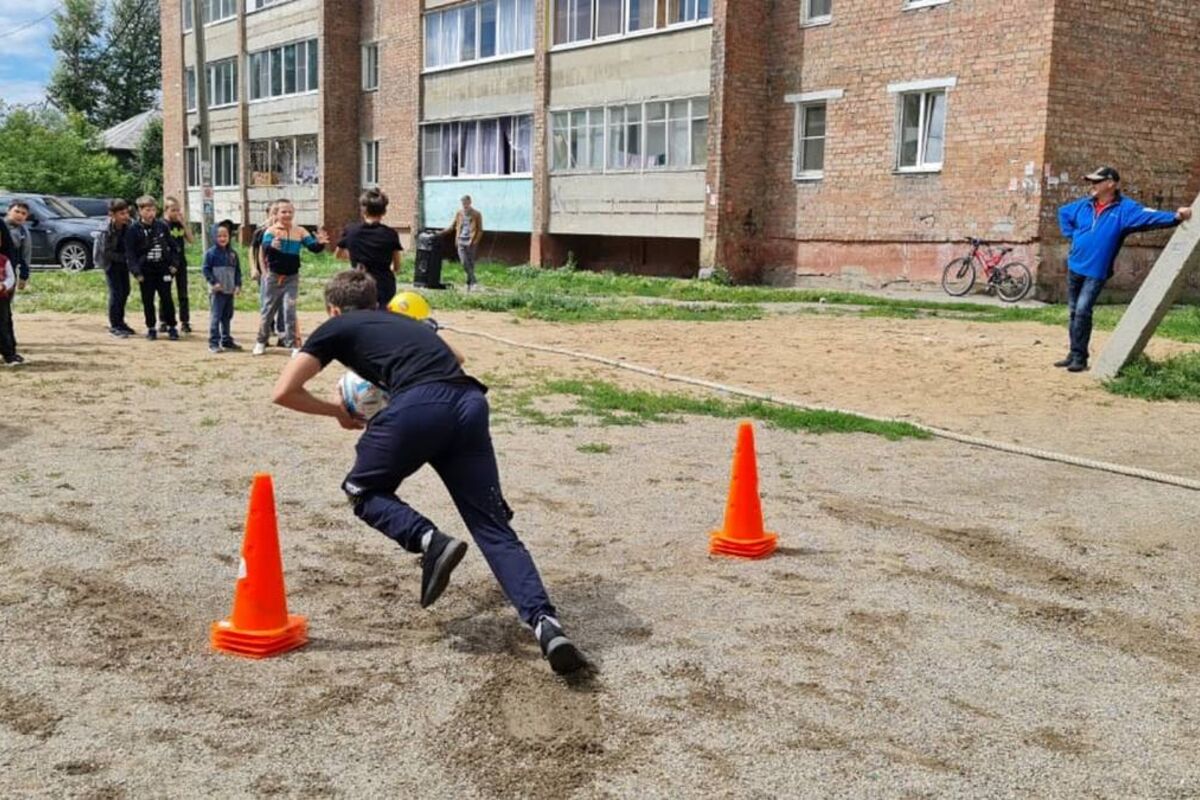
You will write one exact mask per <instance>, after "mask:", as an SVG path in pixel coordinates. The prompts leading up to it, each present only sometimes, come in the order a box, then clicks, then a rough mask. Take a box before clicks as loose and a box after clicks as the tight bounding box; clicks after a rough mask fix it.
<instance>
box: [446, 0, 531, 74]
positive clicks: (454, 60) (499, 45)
mask: <svg viewBox="0 0 1200 800" xmlns="http://www.w3.org/2000/svg"><path fill="white" fill-rule="evenodd" d="M533 18H534V13H533V0H476V2H472V3H467V4H465V5H460V6H454V7H452V8H446V9H442V10H440V11H430V12H428V13H426V14H425V68H426V69H434V68H437V67H450V66H454V65H455V64H463V63H468V62H471V61H477V60H481V59H487V58H496V57H498V56H506V55H512V54H515V53H528V52H532V50H533V21H534V20H533Z"/></svg>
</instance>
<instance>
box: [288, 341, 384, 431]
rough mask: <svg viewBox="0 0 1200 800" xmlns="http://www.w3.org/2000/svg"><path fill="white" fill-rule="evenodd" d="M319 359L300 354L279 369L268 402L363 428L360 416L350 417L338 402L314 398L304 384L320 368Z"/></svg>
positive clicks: (341, 423)
mask: <svg viewBox="0 0 1200 800" xmlns="http://www.w3.org/2000/svg"><path fill="white" fill-rule="evenodd" d="M321 369H322V367H321V362H320V361H318V360H317V359H316V358H314V357H313V356H311V355H309V354H308V353H300V354H298V355H297V356H296V357H295V358H293V359H292V360H291V361H289V362H288V365H287V366H286V367H284V368H283V372H281V373H280V374H279V379H278V380H277V381H275V388H274V389H273V390H272V391H271V401H272V402H274V403H276V404H277V405H281V406H283V407H284V408H290V409H291V410H293V411H299V412H300V413H301V414H315V415H317V416H321V417H334V418H335V419H337V421H338V424H339V425H341V426H342V427H343V428H345V429H346V430H351V431H352V430H358V429H360V428H365V427H366V422H364V421H363V420H362V419H361V418H359V417H355V416H352V415H351V414H350V412H349V411H347V410H346V407H345V406H344V405H342V404H341V403H332V402H330V401H328V400H321V399H320V398H317V397H315V396H314V395H313V394H312V392H310V391H308V389H306V388H304V385H305V384H306V383H308V382H309V381H310V380H312V379H313V378H314V377H315V376H316V375H317V373H319V372H320V371H321Z"/></svg>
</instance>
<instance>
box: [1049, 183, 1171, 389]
mask: <svg viewBox="0 0 1200 800" xmlns="http://www.w3.org/2000/svg"><path fill="white" fill-rule="evenodd" d="M1084 180H1086V181H1087V182H1088V183H1090V184H1091V185H1092V191H1091V194H1090V195H1089V196H1088V197H1084V198H1081V199H1079V200H1076V201H1075V202H1073V203H1067V204H1066V205H1065V206H1063V207H1062V208H1060V209H1058V225H1059V227H1060V228H1061V229H1062V233H1063V236H1065V237H1067V238H1068V239H1070V240H1071V253H1070V255H1068V256H1067V270H1068V271H1067V308H1068V309H1069V310H1070V313H1071V318H1070V319H1071V321H1070V323H1069V330H1070V334H1071V352H1070V353H1069V354H1068V355H1067V357H1066V358H1064V359H1063V360H1062V361H1057V362H1055V364H1054V366H1056V367H1066V368H1067V370H1068V371H1070V372H1083V371H1084V370H1086V369H1087V368H1088V342H1089V341H1090V340H1091V338H1092V309H1093V308H1094V307H1095V305H1096V300H1097V299H1098V298H1099V297H1100V291H1101V290H1102V289H1103V288H1104V284H1105V283H1106V282H1107V281H1108V279H1109V278H1111V277H1112V272H1113V262H1114V261H1116V259H1117V253H1118V252H1119V251H1120V250H1121V245H1122V244H1124V242H1125V237H1126V236H1128V235H1129V234H1131V233H1139V232H1141V231H1152V230H1157V229H1159V228H1173V227H1175V226H1176V225H1178V224H1179V223H1181V222H1185V221H1187V220H1189V219H1191V218H1192V210H1191V209H1190V208H1186V207H1185V208H1181V209H1179V210H1178V211H1175V212H1171V211H1155V210H1154V209H1152V208H1145V207H1143V206H1142V204H1141V203H1138V202H1135V201H1133V200H1130V199H1129V198H1128V197H1126V196H1125V195H1123V194H1121V176H1120V174H1119V173H1118V172H1117V171H1116V170H1115V169H1113V168H1112V167H1101V168H1100V169H1098V170H1096V171H1095V172H1093V173H1092V174H1091V175H1088V176H1086V177H1085V178H1084Z"/></svg>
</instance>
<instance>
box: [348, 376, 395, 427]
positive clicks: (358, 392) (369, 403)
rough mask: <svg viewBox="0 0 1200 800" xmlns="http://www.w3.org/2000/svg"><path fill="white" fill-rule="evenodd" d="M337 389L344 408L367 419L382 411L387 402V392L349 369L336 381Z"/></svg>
mask: <svg viewBox="0 0 1200 800" xmlns="http://www.w3.org/2000/svg"><path fill="white" fill-rule="evenodd" d="M338 389H339V391H341V394H342V403H343V404H344V405H345V406H346V410H348V411H349V412H350V413H351V414H359V415H361V416H363V417H365V418H367V419H370V418H371V417H373V416H375V415H376V414H378V413H379V412H380V411H382V410H383V407H384V406H386V405H387V403H388V395H387V392H385V391H383V389H380V388H379V387H378V386H376V385H375V384H373V383H371V382H370V381H368V380H366V379H365V378H360V377H359V376H358V375H357V374H356V373H354V372H352V371H350V370H347V371H346V374H345V375H343V376H342V379H341V380H340V381H338Z"/></svg>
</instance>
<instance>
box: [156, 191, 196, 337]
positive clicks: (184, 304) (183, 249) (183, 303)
mask: <svg viewBox="0 0 1200 800" xmlns="http://www.w3.org/2000/svg"><path fill="white" fill-rule="evenodd" d="M163 221H164V222H166V223H167V227H168V228H169V229H170V230H171V242H172V244H174V245H175V258H174V261H173V262H172V266H174V267H175V292H176V294H177V295H178V297H179V305H178V306H177V307H178V309H179V328H180V330H182V331H183V332H184V333H191V332H192V322H191V309H190V306H189V304H188V284H187V246H188V245H189V244H191V243H192V242H193V241H194V239H193V238H192V230H191V228H189V227H188V225H187V222H186V221H185V220H184V219H183V206H182V205H180V203H179V201H178V200H177V199H175V198H174V197H168V198H166V199H165V200H163Z"/></svg>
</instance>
